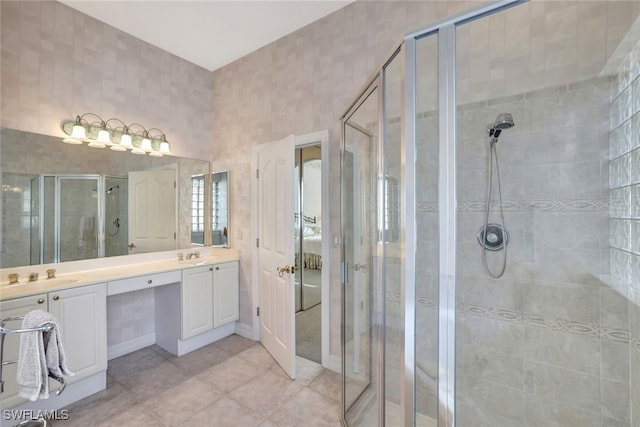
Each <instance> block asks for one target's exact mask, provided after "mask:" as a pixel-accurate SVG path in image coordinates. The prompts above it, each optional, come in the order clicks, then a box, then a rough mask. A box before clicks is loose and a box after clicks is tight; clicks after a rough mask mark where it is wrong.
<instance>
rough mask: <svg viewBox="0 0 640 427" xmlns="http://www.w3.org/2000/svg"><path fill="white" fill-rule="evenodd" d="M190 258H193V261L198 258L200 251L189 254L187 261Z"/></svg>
mask: <svg viewBox="0 0 640 427" xmlns="http://www.w3.org/2000/svg"><path fill="white" fill-rule="evenodd" d="M191 258H195V259H198V258H200V251H195V252H189V253H188V254H187V259H191Z"/></svg>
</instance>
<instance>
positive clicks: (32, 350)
mask: <svg viewBox="0 0 640 427" xmlns="http://www.w3.org/2000/svg"><path fill="white" fill-rule="evenodd" d="M47 323H50V324H52V325H53V329H52V330H51V331H49V332H41V331H36V332H23V333H21V334H20V347H19V352H18V371H17V375H16V376H17V382H18V385H19V386H20V393H19V394H20V396H22V397H24V398H26V399H29V400H31V401H34V400H37V399H48V398H49V381H48V377H49V376H52V377H57V378H61V377H62V374H64V375H68V376H72V375H73V372H71V371H70V370H69V369H68V368H67V357H66V355H65V352H64V348H63V346H62V335H61V334H60V328H59V327H58V322H57V320H56V318H55V316H53V315H52V314H51V313H47V312H46V311H42V310H32V311H30V312H29V313H27V314H26V315H25V316H24V320H23V321H22V329H32V328H39V327H41V326H43V325H45V324H47Z"/></svg>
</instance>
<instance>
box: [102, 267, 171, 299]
mask: <svg viewBox="0 0 640 427" xmlns="http://www.w3.org/2000/svg"><path fill="white" fill-rule="evenodd" d="M181 280H182V272H181V271H179V270H178V271H167V272H166V273H157V274H147V275H145V276H137V277H130V278H128V279H122V280H114V281H112V282H109V283H108V285H107V295H117V294H124V293H125V292H132V291H137V290H140V289H147V288H153V287H155V286H162V285H168V284H170V283H178V282H180V281H181Z"/></svg>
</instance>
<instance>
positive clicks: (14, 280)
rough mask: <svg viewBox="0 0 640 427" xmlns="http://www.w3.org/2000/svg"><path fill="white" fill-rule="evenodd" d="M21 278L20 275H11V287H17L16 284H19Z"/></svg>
mask: <svg viewBox="0 0 640 427" xmlns="http://www.w3.org/2000/svg"><path fill="white" fill-rule="evenodd" d="M19 277H20V275H19V274H18V273H11V274H9V284H10V285H15V284H16V283H18V278H19Z"/></svg>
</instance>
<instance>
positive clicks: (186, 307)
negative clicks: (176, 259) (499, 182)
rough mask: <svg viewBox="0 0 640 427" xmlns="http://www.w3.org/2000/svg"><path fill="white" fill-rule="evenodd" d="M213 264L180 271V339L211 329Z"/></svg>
mask: <svg viewBox="0 0 640 427" xmlns="http://www.w3.org/2000/svg"><path fill="white" fill-rule="evenodd" d="M212 283H213V266H211V265H205V266H203V267H195V268H189V269H186V270H183V271H182V339H183V340H185V339H187V338H191V337H194V336H196V335H198V334H201V333H203V332H206V331H208V330H211V329H213V286H212Z"/></svg>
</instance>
